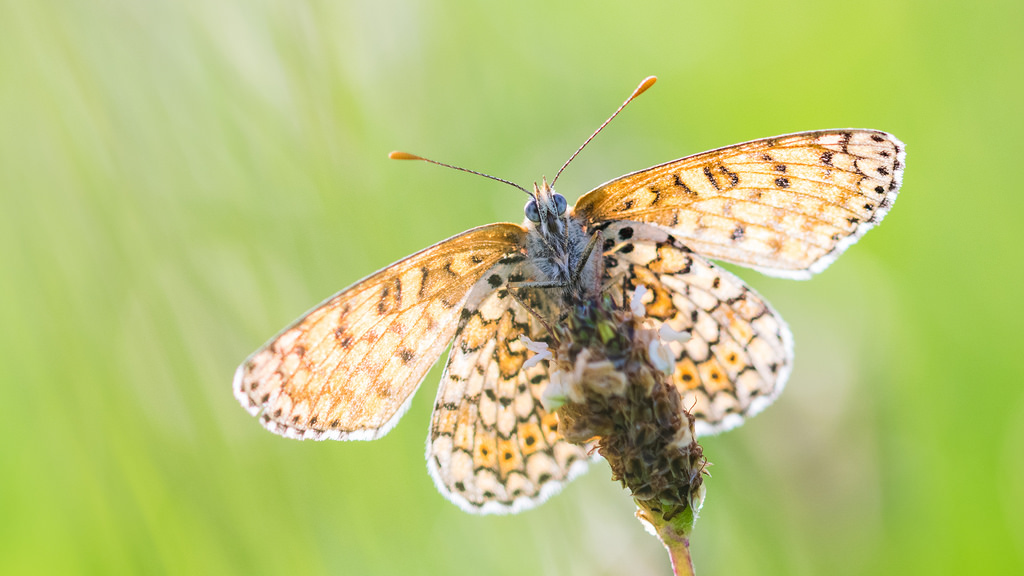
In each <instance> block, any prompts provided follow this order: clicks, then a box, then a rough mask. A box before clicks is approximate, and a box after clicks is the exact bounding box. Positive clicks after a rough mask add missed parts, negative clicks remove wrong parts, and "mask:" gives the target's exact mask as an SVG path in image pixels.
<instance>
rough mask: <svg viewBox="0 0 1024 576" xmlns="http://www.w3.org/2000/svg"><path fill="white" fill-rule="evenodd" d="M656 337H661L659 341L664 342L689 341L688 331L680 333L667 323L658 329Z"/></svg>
mask: <svg viewBox="0 0 1024 576" xmlns="http://www.w3.org/2000/svg"><path fill="white" fill-rule="evenodd" d="M658 335H659V336H661V339H662V340H664V341H665V342H686V341H687V340H689V339H690V333H689V332H688V331H686V330H683V331H682V332H680V331H678V330H676V329H675V328H673V327H671V326H669V325H668V323H667V322H666V323H665V324H662V325H661V328H658Z"/></svg>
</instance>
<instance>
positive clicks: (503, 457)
mask: <svg viewBox="0 0 1024 576" xmlns="http://www.w3.org/2000/svg"><path fill="white" fill-rule="evenodd" d="M528 267H529V266H528V265H527V264H526V263H523V262H508V263H502V264H498V265H497V266H495V267H494V268H493V269H492V270H491V271H490V272H488V273H487V279H488V281H489V284H488V285H486V286H485V285H484V283H483V282H481V283H480V284H479V285H478V286H477V288H475V289H474V290H473V293H472V294H471V295H470V297H469V299H468V301H467V302H466V307H465V311H464V312H463V313H462V319H461V320H460V321H459V330H458V334H457V335H456V337H455V342H454V344H452V351H451V352H450V353H449V355H448V364H447V366H446V367H445V371H444V376H442V377H441V387H440V388H439V389H438V393H437V401H436V402H435V404H434V415H433V418H432V419H431V424H430V438H429V439H428V440H427V468H428V469H429V470H430V475H431V476H432V477H433V478H434V482H435V484H436V485H437V489H438V490H439V491H440V492H441V493H442V494H444V495H445V496H446V497H447V498H448V499H449V500H451V501H452V502H454V503H455V504H456V505H458V506H459V507H460V508H462V509H463V510H466V511H467V512H472V513H475V514H492V513H499V514H500V513H513V512H518V511H520V510H524V509H527V508H532V507H534V506H536V505H538V504H540V503H541V502H543V501H544V500H545V499H547V498H548V497H549V496H551V495H552V494H554V493H556V492H558V491H559V490H560V489H561V487H562V486H563V485H564V484H565V483H566V482H568V481H570V480H572V479H573V478H574V477H575V476H577V475H578V474H580V473H581V472H583V471H584V470H586V468H587V461H588V460H589V456H588V448H587V447H582V446H576V445H574V444H570V443H569V442H568V441H566V440H565V439H564V438H562V436H561V435H560V434H559V433H558V416H557V415H555V414H554V413H551V412H548V411H547V410H545V409H544V406H543V405H542V404H541V396H542V395H543V393H544V389H545V388H546V387H547V385H548V381H549V366H548V362H547V361H546V360H544V361H540V362H539V363H530V362H527V359H528V357H529V356H531V355H532V353H529V352H528V351H527V348H526V343H525V342H524V341H523V340H522V337H523V336H527V337H529V338H531V339H534V340H537V341H540V340H542V339H543V338H545V337H550V336H549V335H548V333H547V329H546V328H545V327H543V326H542V325H541V324H540V322H538V321H537V319H536V318H535V317H534V314H539V315H541V316H544V317H548V318H557V317H558V310H557V302H559V300H558V299H557V298H551V296H552V294H551V293H550V291H548V292H542V291H530V292H527V291H522V292H521V294H522V296H521V297H522V298H524V301H525V303H526V306H528V307H529V308H530V309H531V310H532V313H531V312H530V310H527V308H525V307H524V306H523V305H522V304H520V302H519V301H517V300H516V299H515V298H514V297H513V296H512V293H511V292H510V289H509V287H508V283H509V282H513V283H514V282H518V281H520V279H522V278H523V276H522V271H523V269H524V268H528ZM488 288H490V289H488ZM495 288H496V289H495ZM555 296H557V294H556V295H555ZM531 364H533V365H532V366H531Z"/></svg>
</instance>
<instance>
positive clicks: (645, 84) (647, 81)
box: [633, 76, 658, 98]
mask: <svg viewBox="0 0 1024 576" xmlns="http://www.w3.org/2000/svg"><path fill="white" fill-rule="evenodd" d="M657 81H658V77H657V76H648V77H647V78H644V79H643V81H642V82H640V85H639V86H637V87H636V92H633V98H636V97H637V96H639V95H641V94H643V93H644V91H645V90H647V89H648V88H650V87H651V86H654V83H655V82H657Z"/></svg>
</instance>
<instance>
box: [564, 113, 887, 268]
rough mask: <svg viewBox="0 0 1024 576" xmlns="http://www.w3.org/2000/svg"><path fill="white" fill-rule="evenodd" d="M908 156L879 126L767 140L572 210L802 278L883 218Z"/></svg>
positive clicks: (689, 163)
mask: <svg viewBox="0 0 1024 576" xmlns="http://www.w3.org/2000/svg"><path fill="white" fill-rule="evenodd" d="M904 158H905V148H904V145H903V143H902V142H900V141H899V140H898V139H896V137H894V136H892V135H891V134H887V133H885V132H880V131H877V130H856V129H849V130H820V131H816V132H802V133H797V134H790V135H786V136H777V137H775V138H764V139H761V140H754V141H752V142H746V143H743V144H736V145H734V146H728V147H725V148H719V149H718V150H712V151H710V152H704V153H701V154H696V155H694V156H688V157H686V158H682V159H679V160H675V161H672V162H668V163H666V164H661V165H659V166H655V167H653V168H648V169H646V170H641V171H639V172H635V173H633V174H628V175H626V176H623V177H621V178H618V179H615V180H612V181H611V182H608V183H606V184H603V185H602V186H599V187H597V188H595V189H594V190H592V191H590V192H589V193H587V194H586V195H584V196H583V197H581V198H580V199H579V201H578V202H577V203H576V207H575V212H576V214H577V215H578V216H581V217H583V218H584V219H586V220H587V221H589V222H592V223H597V222H601V221H609V220H632V221H639V222H647V223H650V224H656V225H658V226H662V227H665V228H666V229H670V230H671V231H672V234H673V235H674V236H675V237H676V238H678V239H680V240H682V241H683V242H684V243H685V244H686V245H687V246H688V247H689V248H690V249H691V250H693V251H694V252H697V253H700V254H701V255H702V256H704V257H707V258H712V259H717V260H725V261H728V262H733V263H736V264H740V265H742V266H749V267H752V268H755V269H757V270H759V271H761V272H763V273H765V274H768V275H772V276H780V277H784V278H795V279H803V278H809V277H810V276H811V275H812V274H814V273H817V272H820V271H821V270H823V269H825V267H827V266H828V265H829V264H830V263H831V262H832V261H833V260H835V258H836V257H838V256H839V254H841V253H842V252H843V251H844V250H845V249H846V248H847V247H849V246H850V245H851V244H853V243H854V242H855V241H856V240H857V239H858V238H860V237H861V236H862V235H864V233H865V232H867V231H868V229H870V228H871V227H873V226H874V225H876V224H877V223H878V222H880V221H881V220H882V218H883V217H884V216H885V214H886V213H887V212H888V211H889V208H890V207H891V206H892V203H893V202H894V201H895V199H896V194H897V192H898V191H899V187H900V184H901V181H902V175H903V166H904Z"/></svg>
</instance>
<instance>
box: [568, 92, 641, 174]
mask: <svg viewBox="0 0 1024 576" xmlns="http://www.w3.org/2000/svg"><path fill="white" fill-rule="evenodd" d="M657 80H658V78H657V77H656V76H648V77H647V78H644V81H643V82H641V83H640V85H639V86H637V87H636V90H634V91H633V94H631V95H630V97H629V98H626V101H625V102H623V103H622V106H619V109H618V110H616V111H615V113H614V114H612V115H611V116H609V117H608V119H607V120H605V121H604V124H601V125H600V126H598V128H597V130H594V133H593V134H591V135H590V138H587V141H586V142H584V143H583V145H582V146H580V147H579V149H578V150H576V152H574V153H573V155H572V156H570V157H569V159H568V160H566V161H565V164H562V167H561V168H559V169H558V173H557V174H555V178H554V180H552V181H551V186H552V187H554V185H555V180H558V177H559V176H561V175H562V170H565V167H566V166H568V165H569V163H570V162H572V161H573V159H574V158H576V155H577V154H579V153H580V152H582V151H583V149H584V148H586V147H587V144H590V141H591V140H593V139H594V136H597V135H598V134H599V133H600V132H601V130H604V127H605V126H607V125H608V123H609V122H611V121H612V118H615V117H616V116H618V115H619V112H622V109H623V108H625V107H626V104H629V103H630V102H632V101H633V99H634V98H636V97H637V96H639V95H641V94H643V93H644V91H645V90H647V89H648V88H650V87H651V86H653V85H654V83H655V82H656V81H657Z"/></svg>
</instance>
